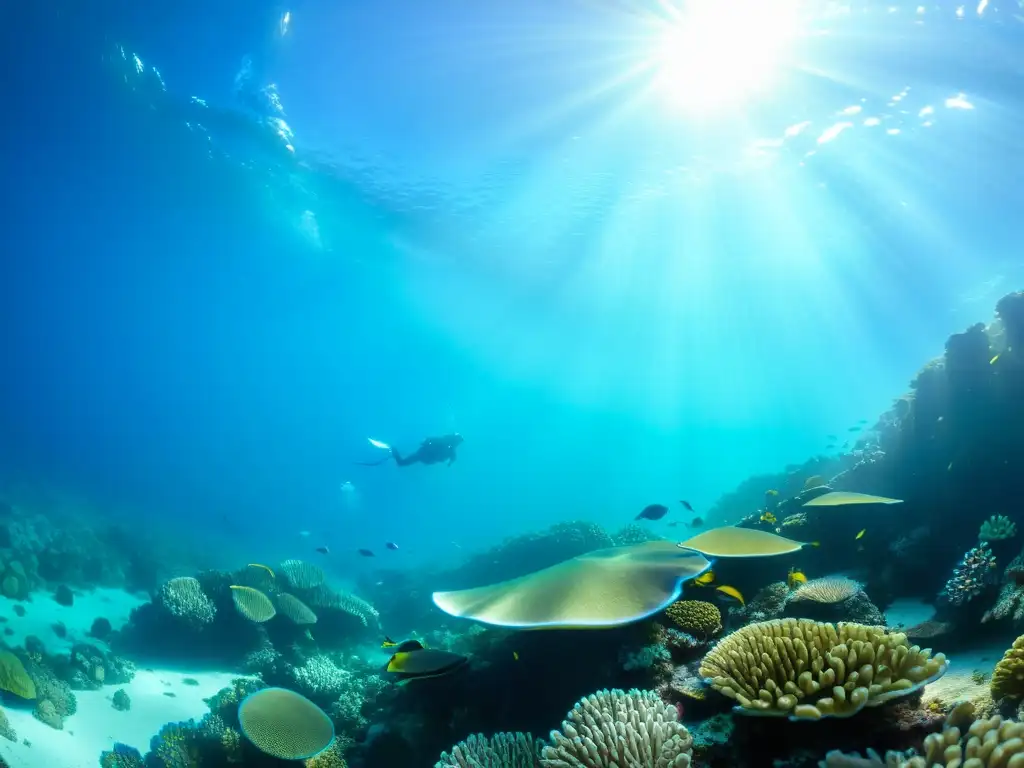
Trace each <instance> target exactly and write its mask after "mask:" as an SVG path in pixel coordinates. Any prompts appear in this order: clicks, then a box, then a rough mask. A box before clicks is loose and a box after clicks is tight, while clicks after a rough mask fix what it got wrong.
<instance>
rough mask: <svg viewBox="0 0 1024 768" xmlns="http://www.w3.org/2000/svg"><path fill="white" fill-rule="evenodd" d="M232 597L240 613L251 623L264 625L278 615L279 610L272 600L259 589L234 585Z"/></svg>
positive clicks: (232, 586)
mask: <svg viewBox="0 0 1024 768" xmlns="http://www.w3.org/2000/svg"><path fill="white" fill-rule="evenodd" d="M231 597H232V598H234V601H235V608H237V609H238V612H239V613H240V614H242V615H243V616H245V618H247V619H249V620H250V621H255V622H257V623H263V622H264V621H270V620H271V619H272V618H274V616H276V615H277V609H275V608H274V604H273V603H272V602H271V601H270V598H269V597H267V596H266V595H265V594H263V593H262V592H260V591H259V590H258V589H253V588H252V587H245V586H239V585H237V584H232V585H231Z"/></svg>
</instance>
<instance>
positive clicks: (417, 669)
mask: <svg viewBox="0 0 1024 768" xmlns="http://www.w3.org/2000/svg"><path fill="white" fill-rule="evenodd" d="M467 663H469V658H468V657H466V656H463V655H462V654H459V653H452V652H451V651H441V650H435V649H432V648H424V647H423V645H422V644H421V643H420V642H419V641H417V640H406V641H405V642H404V643H400V644H399V645H398V646H396V648H395V653H394V655H392V657H391V658H390V659H389V660H388V663H387V666H385V667H384V671H385V672H387V673H388V674H390V675H394V676H395V677H397V678H398V681H399V683H404V682H408V681H410V680H422V679H423V678H427V677H440V676H441V675H447V674H450V673H452V672H454V671H455V670H457V669H459V668H461V667H463V666H465V665H466V664H467Z"/></svg>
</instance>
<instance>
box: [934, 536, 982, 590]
mask: <svg viewBox="0 0 1024 768" xmlns="http://www.w3.org/2000/svg"><path fill="white" fill-rule="evenodd" d="M995 567H996V558H995V555H993V554H992V550H991V549H989V547H988V544H986V543H984V542H982V543H981V544H979V545H978V546H976V547H974V548H972V549H969V550H967V552H966V553H965V554H964V556H963V559H962V560H961V561H960V563H959V564H958V565H957V566H956V568H954V569H953V575H952V576H951V577H950V578H949V580H948V581H947V582H946V586H944V587H943V588H942V592H940V593H939V596H940V597H942V598H945V600H947V601H948V602H949V604H950V605H965V604H966V603H969V602H970V601H971V600H973V599H974V598H976V597H977V596H978V595H980V594H981V593H982V592H983V591H984V589H985V587H987V586H989V585H990V584H991V583H992V582H993V575H994V574H995Z"/></svg>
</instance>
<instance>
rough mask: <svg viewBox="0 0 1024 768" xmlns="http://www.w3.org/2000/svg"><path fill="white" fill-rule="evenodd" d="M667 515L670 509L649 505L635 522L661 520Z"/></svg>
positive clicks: (641, 511) (659, 505)
mask: <svg viewBox="0 0 1024 768" xmlns="http://www.w3.org/2000/svg"><path fill="white" fill-rule="evenodd" d="M667 514H668V507H666V506H665V505H664V504H648V505H647V506H646V507H644V508H643V509H642V510H640V514H639V515H637V516H636V517H635V518H634V520H661V518H663V517H664V516H665V515H667Z"/></svg>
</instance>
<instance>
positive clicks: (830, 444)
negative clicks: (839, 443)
mask: <svg viewBox="0 0 1024 768" xmlns="http://www.w3.org/2000/svg"><path fill="white" fill-rule="evenodd" d="M835 448H836V444H835V443H829V444H828V445H826V446H825V450H826V451H834V450H835Z"/></svg>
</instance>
